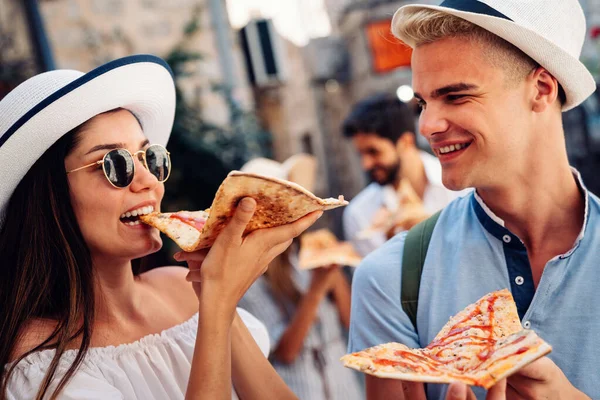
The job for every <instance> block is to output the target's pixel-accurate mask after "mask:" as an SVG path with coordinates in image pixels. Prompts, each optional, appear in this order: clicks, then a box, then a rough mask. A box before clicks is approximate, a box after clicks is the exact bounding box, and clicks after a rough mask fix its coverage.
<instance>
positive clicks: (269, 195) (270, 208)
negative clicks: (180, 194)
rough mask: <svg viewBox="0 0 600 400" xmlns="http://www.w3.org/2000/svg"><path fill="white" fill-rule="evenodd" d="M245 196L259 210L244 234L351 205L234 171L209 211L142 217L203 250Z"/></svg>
mask: <svg viewBox="0 0 600 400" xmlns="http://www.w3.org/2000/svg"><path fill="white" fill-rule="evenodd" d="M244 197H252V198H253V199H254V200H255V201H256V210H255V211H254V215H253V216H252V218H251V219H250V222H248V225H247V226H246V230H245V231H244V235H247V234H249V233H251V232H252V231H255V230H257V229H261V228H271V227H275V226H280V225H285V224H289V223H292V222H294V221H296V220H298V219H300V218H302V217H304V216H305V215H307V214H309V213H311V212H313V211H319V210H323V211H325V210H331V209H333V208H337V207H342V206H345V205H347V204H348V202H347V201H345V200H344V197H343V196H339V197H338V198H337V199H334V198H329V199H321V198H319V197H317V196H315V195H314V194H312V193H311V192H309V191H308V190H306V189H304V188H303V187H302V186H300V185H297V184H295V183H292V182H288V181H284V180H281V179H276V178H271V177H267V176H262V175H257V174H251V173H244V172H238V171H233V172H231V173H229V175H228V176H227V178H225V180H224V181H223V183H222V184H221V186H220V187H219V190H218V191H217V193H216V195H215V198H214V200H213V203H212V205H211V207H210V209H208V210H206V211H180V212H176V213H159V212H153V213H150V214H147V215H142V216H140V220H141V221H142V222H144V223H146V224H148V225H151V226H153V227H155V228H157V229H159V230H160V231H161V232H163V233H165V234H166V235H167V236H169V237H170V238H171V239H173V240H174V241H175V243H177V245H178V246H179V247H181V249H182V250H184V251H195V250H200V249H204V248H207V247H210V246H212V245H213V243H214V242H215V240H216V238H217V236H218V235H219V234H220V233H221V231H222V230H223V228H225V226H226V225H227V224H228V223H229V221H230V220H231V218H232V217H233V214H234V212H235V209H236V207H237V205H238V203H239V201H240V200H241V199H242V198H244Z"/></svg>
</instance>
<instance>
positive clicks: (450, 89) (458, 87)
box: [415, 82, 479, 100]
mask: <svg viewBox="0 0 600 400" xmlns="http://www.w3.org/2000/svg"><path fill="white" fill-rule="evenodd" d="M475 89H479V86H477V85H474V84H472V83H464V82H460V83H453V84H451V85H446V86H444V87H441V88H439V89H435V90H434V91H432V92H431V98H433V99H436V98H438V97H442V96H444V95H447V94H449V93H454V92H463V91H465V90H475ZM415 97H416V98H417V99H419V100H423V96H421V95H420V94H419V93H415Z"/></svg>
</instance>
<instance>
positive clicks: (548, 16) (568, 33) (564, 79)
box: [392, 0, 596, 111]
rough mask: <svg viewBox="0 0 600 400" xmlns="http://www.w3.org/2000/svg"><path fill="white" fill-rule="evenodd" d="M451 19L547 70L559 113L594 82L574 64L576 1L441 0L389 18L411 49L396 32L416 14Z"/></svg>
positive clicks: (580, 35)
mask: <svg viewBox="0 0 600 400" xmlns="http://www.w3.org/2000/svg"><path fill="white" fill-rule="evenodd" d="M423 9H431V10H438V11H443V12H445V13H448V14H451V15H455V16H457V17H460V18H462V19H465V20H467V21H469V22H472V23H473V24H475V25H478V26H480V27H482V28H484V29H486V30H487V31H489V32H492V33H494V34H495V35H497V36H499V37H501V38H503V39H504V40H506V41H507V42H509V43H512V44H513V45H514V46H516V47H518V48H519V49H521V50H522V51H523V52H524V53H525V54H527V55H528V56H529V57H531V58H532V59H534V60H535V61H536V62H537V63H538V64H540V65H541V66H542V67H544V68H546V69H547V70H548V71H549V72H550V73H551V74H552V75H553V76H554V77H555V78H556V80H557V81H558V82H559V83H560V84H561V86H562V87H563V89H564V91H565V93H566V96H567V101H566V103H565V104H564V105H563V111H567V110H570V109H571V108H573V107H575V106H577V105H579V104H581V103H582V102H583V101H584V100H585V99H586V98H587V97H588V96H589V95H591V94H592V93H593V92H594V90H596V83H595V81H594V78H593V77H592V75H591V74H590V72H589V71H588V69H587V68H586V67H585V65H583V64H582V63H581V62H580V61H579V56H580V55H581V48H582V47H583V42H584V40H585V34H586V25H585V16H584V14H583V10H582V9H581V5H580V4H579V2H578V1H577V0H479V1H478V0H445V1H444V2H443V3H442V4H440V5H439V6H432V5H417V4H411V5H406V6H403V7H401V8H400V9H398V11H396V14H395V15H394V18H393V19H392V32H393V33H394V34H395V35H396V36H397V37H398V38H400V40H402V41H403V42H405V43H406V44H407V45H409V46H411V47H413V48H414V47H415V43H414V42H413V41H412V40H411V39H410V38H408V37H403V35H402V34H401V31H400V29H399V27H400V26H402V24H403V22H404V19H405V18H406V16H407V15H410V14H412V13H414V12H415V11H418V10H423Z"/></svg>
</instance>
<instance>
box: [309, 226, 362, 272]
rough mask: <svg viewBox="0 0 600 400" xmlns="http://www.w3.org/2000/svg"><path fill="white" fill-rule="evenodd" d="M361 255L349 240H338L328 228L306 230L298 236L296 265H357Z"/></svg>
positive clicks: (310, 266)
mask: <svg viewBox="0 0 600 400" xmlns="http://www.w3.org/2000/svg"><path fill="white" fill-rule="evenodd" d="M361 261H362V257H361V256H360V255H359V254H358V253H356V251H355V250H354V247H353V246H352V244H351V243H349V242H339V241H338V240H337V238H336V237H335V235H334V234H333V233H332V232H331V231H330V230H329V229H319V230H317V231H313V232H308V233H305V234H303V235H302V236H301V237H300V252H299V254H298V266H299V268H300V269H313V268H319V267H326V266H329V265H346V266H350V267H357V266H358V264H360V262H361Z"/></svg>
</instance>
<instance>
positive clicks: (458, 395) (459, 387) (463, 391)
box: [446, 383, 468, 400]
mask: <svg viewBox="0 0 600 400" xmlns="http://www.w3.org/2000/svg"><path fill="white" fill-rule="evenodd" d="M467 390H468V389H467V385H465V384H464V383H451V384H450V387H448V394H446V400H467V399H468V397H467V396H468V394H467Z"/></svg>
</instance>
